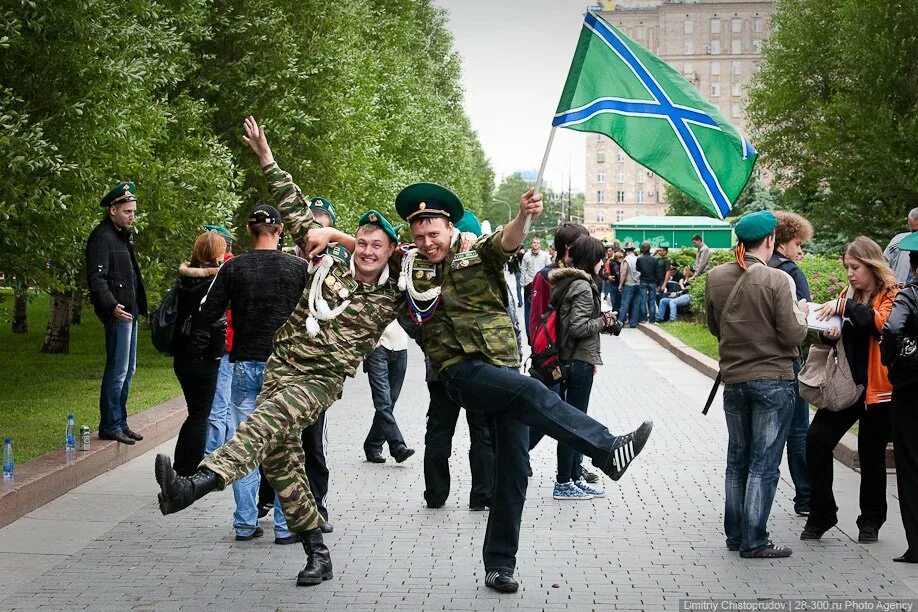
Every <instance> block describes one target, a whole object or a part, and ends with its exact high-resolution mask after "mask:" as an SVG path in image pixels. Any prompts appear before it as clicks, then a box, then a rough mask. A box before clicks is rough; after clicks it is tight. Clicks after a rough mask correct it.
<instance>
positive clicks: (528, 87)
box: [435, 0, 588, 191]
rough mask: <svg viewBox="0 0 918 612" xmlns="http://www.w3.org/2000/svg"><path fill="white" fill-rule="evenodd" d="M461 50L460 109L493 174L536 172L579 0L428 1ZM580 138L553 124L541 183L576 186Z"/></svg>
mask: <svg viewBox="0 0 918 612" xmlns="http://www.w3.org/2000/svg"><path fill="white" fill-rule="evenodd" d="M435 3H436V4H437V5H438V6H441V7H443V8H445V9H446V10H447V11H448V12H449V29H450V30H451V31H452V33H453V36H454V37H455V42H454V44H455V48H456V50H457V51H458V52H459V54H460V55H461V56H462V80H463V84H464V86H465V110H466V112H467V113H468V115H469V117H470V118H471V120H472V126H473V127H474V128H475V129H476V130H477V131H478V135H479V138H480V139H481V143H482V145H483V146H484V150H485V154H486V155H487V156H488V158H489V159H490V160H491V165H492V166H493V168H494V172H495V173H496V174H497V179H498V180H500V178H501V177H503V176H506V175H508V174H511V173H513V172H515V171H518V170H530V169H531V170H538V168H539V165H540V164H541V162H542V154H543V153H544V152H545V145H546V143H547V141H548V133H549V131H550V130H551V119H552V116H553V115H554V112H555V107H556V106H557V104H558V98H559V97H560V96H561V88H562V86H563V85H564V79H565V78H566V77H567V70H568V68H569V67H570V61H571V58H572V57H573V53H574V46H575V45H576V44H577V37H578V36H579V35H580V27H581V23H582V22H583V14H584V11H585V9H586V6H587V4H588V3H587V2H585V1H582V0H526V1H525V2H523V1H510V0H435ZM584 142H585V136H584V135H583V134H582V133H580V132H575V131H573V130H558V132H557V133H556V135H555V142H554V145H553V146H552V150H551V154H550V156H549V158H548V167H547V169H546V171H545V181H546V183H547V184H548V185H550V186H551V187H552V189H557V190H561V189H565V190H566V189H567V182H568V176H570V177H571V179H572V181H571V182H572V186H573V189H574V191H582V190H583V181H584V174H583V173H584V155H585V152H584Z"/></svg>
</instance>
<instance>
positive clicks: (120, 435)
mask: <svg viewBox="0 0 918 612" xmlns="http://www.w3.org/2000/svg"><path fill="white" fill-rule="evenodd" d="M99 439H100V440H115V441H116V442H121V443H122V444H134V438H131V437H129V436H128V435H127V434H126V433H124V432H123V431H117V432H115V433H113V434H101V433H100V434H99Z"/></svg>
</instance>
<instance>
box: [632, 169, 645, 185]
mask: <svg viewBox="0 0 918 612" xmlns="http://www.w3.org/2000/svg"><path fill="white" fill-rule="evenodd" d="M634 181H635V182H636V183H643V182H644V171H643V170H638V171H637V172H635V173H634Z"/></svg>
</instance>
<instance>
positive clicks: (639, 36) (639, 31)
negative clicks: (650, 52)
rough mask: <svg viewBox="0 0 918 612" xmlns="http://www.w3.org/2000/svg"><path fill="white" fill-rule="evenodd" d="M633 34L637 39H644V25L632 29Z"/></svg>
mask: <svg viewBox="0 0 918 612" xmlns="http://www.w3.org/2000/svg"><path fill="white" fill-rule="evenodd" d="M634 35H635V36H636V37H637V39H638V40H644V26H638V27H637V29H636V30H635V31H634Z"/></svg>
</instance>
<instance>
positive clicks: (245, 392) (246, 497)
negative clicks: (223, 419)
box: [227, 361, 290, 538]
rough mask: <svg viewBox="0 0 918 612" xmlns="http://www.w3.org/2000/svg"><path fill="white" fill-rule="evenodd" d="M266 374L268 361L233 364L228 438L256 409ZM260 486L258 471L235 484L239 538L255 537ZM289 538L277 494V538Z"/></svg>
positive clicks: (236, 527) (235, 518) (235, 516)
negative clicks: (253, 534)
mask: <svg viewBox="0 0 918 612" xmlns="http://www.w3.org/2000/svg"><path fill="white" fill-rule="evenodd" d="M264 375H265V362H264V361H237V362H235V363H234V364H233V383H232V409H231V411H230V412H231V415H230V422H229V427H230V430H228V431H227V437H229V438H232V437H233V434H234V433H236V430H237V429H238V428H239V426H240V425H241V424H242V422H243V421H245V420H246V419H247V418H248V417H249V415H250V414H252V412H253V411H254V410H255V405H256V400H257V398H258V394H259V393H260V392H261V385H262V383H263V382H264ZM260 484H261V474H260V473H259V472H258V470H253V471H252V472H251V473H249V474H247V475H246V476H243V477H242V478H240V479H239V480H237V481H235V482H234V483H233V498H235V500H236V511H235V512H234V513H233V527H234V528H235V529H236V534H237V535H241V536H249V535H252V532H254V531H255V528H256V527H258V487H259V485H260ZM289 535H290V531H288V530H287V520H286V518H285V517H284V513H283V511H282V509H281V505H280V499H279V498H278V497H277V495H275V496H274V537H277V538H285V537H288V536H289Z"/></svg>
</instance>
